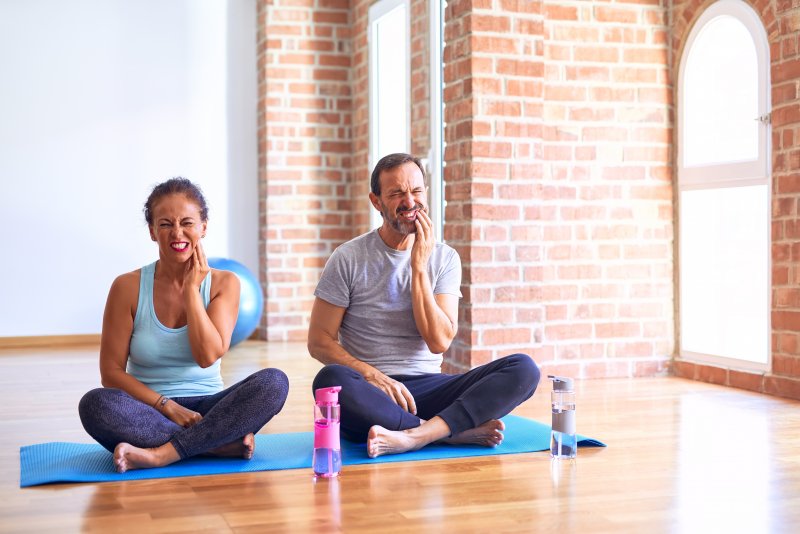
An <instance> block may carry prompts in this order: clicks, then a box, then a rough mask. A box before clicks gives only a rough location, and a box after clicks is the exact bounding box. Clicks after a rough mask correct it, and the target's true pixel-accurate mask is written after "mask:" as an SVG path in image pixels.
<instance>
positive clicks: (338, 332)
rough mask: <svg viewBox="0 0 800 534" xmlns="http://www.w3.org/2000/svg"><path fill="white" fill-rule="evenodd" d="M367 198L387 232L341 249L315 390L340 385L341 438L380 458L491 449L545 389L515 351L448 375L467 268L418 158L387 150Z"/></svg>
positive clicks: (312, 332) (317, 354)
mask: <svg viewBox="0 0 800 534" xmlns="http://www.w3.org/2000/svg"><path fill="white" fill-rule="evenodd" d="M370 189H371V192H370V194H369V199H370V202H372V205H373V206H374V207H375V209H376V210H378V211H379V212H380V213H381V216H382V217H383V224H382V225H381V227H380V228H378V229H377V230H373V231H371V232H368V233H366V234H364V235H362V236H360V237H357V238H355V239H353V240H351V241H348V242H347V243H344V244H343V245H341V246H340V247H338V248H337V249H336V250H335V251H334V252H333V254H332V255H331V257H330V259H329V260H328V262H327V264H326V265H325V269H324V271H323V273H322V278H321V279H320V282H319V284H318V285H317V289H316V291H315V293H314V294H315V295H316V299H315V301H314V307H313V309H312V311H311V324H310V326H309V332H308V351H309V353H310V354H311V356H312V357H314V358H316V359H317V360H319V361H321V362H322V363H324V364H326V366H325V367H324V368H322V370H320V372H319V373H318V374H317V376H316V378H315V379H314V386H313V387H314V390H316V389H317V388H321V387H329V386H342V391H341V393H340V394H339V399H340V403H341V413H342V416H341V428H342V435H343V436H344V437H346V438H348V439H351V440H354V441H366V442H367V452H368V453H369V455H370V456H371V457H373V458H374V457H377V456H380V455H383V454H395V453H401V452H405V451H410V450H416V449H419V448H421V447H424V446H425V445H427V444H429V443H433V442H436V441H445V442H448V443H471V444H479V445H485V446H489V447H493V446H497V445H499V444H500V443H501V442H502V440H503V433H502V431H503V429H504V425H503V422H502V421H500V420H499V418H500V417H502V416H504V415H506V414H508V413H509V412H510V411H511V410H513V409H514V408H515V407H516V406H518V405H519V404H520V403H521V402H523V401H525V400H526V399H528V398H530V396H531V395H533V392H534V391H535V390H536V386H537V384H538V383H539V369H538V367H537V366H536V364H535V363H534V362H533V360H532V359H531V358H530V357H528V356H527V355H525V354H514V355H511V356H506V357H505V358H501V359H499V360H496V361H493V362H491V363H488V364H486V365H483V366H480V367H477V368H475V369H472V370H471V371H469V372H467V373H464V374H461V375H446V374H442V373H441V364H442V353H443V352H444V351H446V350H447V348H448V347H449V346H450V343H451V342H452V341H453V338H455V335H456V331H457V328H458V299H459V298H460V297H461V291H460V286H461V261H460V259H459V257H458V254H457V253H456V251H455V250H453V249H452V248H450V247H449V246H447V245H445V244H443V243H437V242H436V240H435V238H434V233H433V227H432V223H431V219H430V217H429V216H428V205H427V200H426V193H427V190H426V187H425V175H424V171H423V169H422V165H421V163H420V161H419V160H418V159H417V158H414V157H413V156H410V155H408V154H390V155H388V156H386V157H384V158H382V159H381V160H380V161H379V162H378V164H377V165H376V166H375V169H374V170H373V172H372V177H371V180H370Z"/></svg>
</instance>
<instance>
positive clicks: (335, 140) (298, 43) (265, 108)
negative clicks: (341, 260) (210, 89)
mask: <svg viewBox="0 0 800 534" xmlns="http://www.w3.org/2000/svg"><path fill="white" fill-rule="evenodd" d="M257 5H258V20H259V34H258V39H259V43H258V62H259V65H258V66H259V130H258V137H259V139H258V142H259V184H260V192H261V199H262V201H261V208H260V221H261V228H262V231H261V244H260V246H261V269H260V278H261V282H262V284H263V285H264V286H265V288H266V306H265V308H266V311H265V317H264V321H263V322H262V325H261V328H260V329H259V335H260V337H261V338H263V339H270V340H301V339H302V340H304V339H305V338H306V335H307V331H308V318H309V312H310V310H311V304H312V303H313V291H314V287H316V283H317V281H318V280H319V275H320V273H321V270H322V267H323V266H324V264H325V261H326V260H327V258H328V256H329V255H330V253H331V252H332V251H333V249H334V248H335V247H336V246H338V245H339V244H340V243H341V242H343V241H345V240H347V239H349V238H350V237H351V235H352V208H353V203H352V201H351V200H350V199H351V193H350V181H351V174H352V169H353V163H352V159H353V156H352V154H353V145H352V141H351V139H352V133H351V129H352V94H351V93H352V79H351V77H352V76H351V64H352V61H353V55H352V48H353V46H352V38H351V26H350V18H351V13H350V2H349V1H348V0H302V1H301V0H270V1H266V0H260V1H259V2H258V4H257Z"/></svg>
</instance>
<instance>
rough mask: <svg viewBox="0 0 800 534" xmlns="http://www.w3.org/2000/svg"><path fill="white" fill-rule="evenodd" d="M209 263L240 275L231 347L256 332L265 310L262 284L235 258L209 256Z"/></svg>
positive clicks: (216, 267)
mask: <svg viewBox="0 0 800 534" xmlns="http://www.w3.org/2000/svg"><path fill="white" fill-rule="evenodd" d="M208 265H209V266H211V267H213V268H214V269H220V270H222V271H230V272H232V273H233V274H235V275H236V276H237V277H239V285H240V287H241V292H240V294H239V316H238V317H237V318H236V326H235V327H234V328H233V335H231V347H233V346H234V345H236V344H237V343H239V342H240V341H244V340H245V339H247V338H248V337H250V336H251V335H252V334H253V332H255V330H256V328H257V327H258V323H259V322H260V321H261V313H262V312H263V311H264V295H263V294H262V293H261V285H260V284H259V283H258V278H256V277H255V276H254V275H253V273H252V272H250V270H249V269H248V268H247V267H245V266H244V265H242V264H241V263H239V262H238V261H235V260H230V259H228V258H208Z"/></svg>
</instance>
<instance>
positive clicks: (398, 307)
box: [314, 230, 461, 375]
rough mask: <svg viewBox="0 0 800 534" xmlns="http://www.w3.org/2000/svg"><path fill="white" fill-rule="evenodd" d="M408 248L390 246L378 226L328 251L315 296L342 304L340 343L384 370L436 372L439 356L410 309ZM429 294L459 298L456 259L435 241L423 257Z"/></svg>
mask: <svg viewBox="0 0 800 534" xmlns="http://www.w3.org/2000/svg"><path fill="white" fill-rule="evenodd" d="M410 261H411V249H408V250H394V249H393V248H390V247H388V246H387V245H386V243H384V242H383V240H382V239H381V237H380V236H379V235H378V231H377V230H373V231H371V232H368V233H366V234H364V235H361V236H359V237H356V238H355V239H352V240H350V241H348V242H347V243H344V244H342V245H341V246H339V247H338V248H337V249H336V250H334V251H333V254H332V255H331V257H330V259H329V260H328V262H327V263H326V264H325V269H324V270H323V271H322V277H321V278H320V281H319V284H317V289H316V291H314V295H316V296H317V297H319V298H321V299H322V300H324V301H326V302H329V303H331V304H333V305H334V306H339V307H341V308H346V311H345V313H344V317H343V318H342V325H341V327H340V328H339V342H340V343H341V344H342V347H344V349H345V350H346V351H347V352H349V353H350V354H351V355H353V356H354V357H356V358H358V359H359V360H361V361H363V362H366V363H368V364H370V365H372V366H373V367H375V368H377V369H378V370H379V371H381V372H382V373H384V374H387V375H417V374H422V373H440V372H441V368H442V355H441V354H434V353H432V352H431V351H430V350H429V349H428V346H427V345H426V344H425V341H424V340H423V339H422V336H421V335H420V333H419V330H417V325H416V323H415V322H414V312H413V311H412V309H411V264H410ZM428 276H429V277H430V281H431V287H432V288H433V293H434V294H440V293H446V294H448V295H456V296H457V297H461V259H460V258H459V257H458V253H457V252H456V251H455V250H453V249H452V248H451V247H449V246H447V245H445V244H443V243H436V247H435V248H434V250H433V253H432V254H431V257H430V260H429V261H428Z"/></svg>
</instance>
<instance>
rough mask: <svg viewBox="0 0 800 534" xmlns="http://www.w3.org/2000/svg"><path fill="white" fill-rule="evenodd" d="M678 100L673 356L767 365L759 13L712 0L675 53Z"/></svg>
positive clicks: (763, 68) (764, 79)
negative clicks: (676, 341) (676, 335)
mask: <svg viewBox="0 0 800 534" xmlns="http://www.w3.org/2000/svg"><path fill="white" fill-rule="evenodd" d="M678 87H679V100H678V113H679V119H678V122H679V124H678V194H679V199H678V203H679V228H678V238H679V244H680V246H679V258H678V260H679V262H680V264H679V284H680V301H679V306H680V319H679V322H680V352H681V356H682V357H684V358H688V359H693V360H698V361H701V362H707V363H714V364H721V365H725V366H733V367H740V368H748V369H758V370H765V369H767V367H768V364H769V354H770V350H769V349H770V342H769V316H770V297H769V295H770V281H769V272H770V251H769V239H770V219H769V217H770V210H769V207H770V188H769V158H768V156H769V48H768V42H767V36H766V32H765V31H764V27H763V24H762V23H761V21H760V19H759V18H758V15H757V14H756V13H755V12H754V11H753V10H752V9H751V8H750V7H749V6H748V5H747V4H745V3H744V2H741V1H739V0H720V1H719V2H716V3H714V4H712V5H711V6H710V7H709V8H708V9H707V10H706V11H705V12H704V13H703V14H702V15H701V16H700V18H699V19H698V21H697V23H696V24H695V26H694V28H693V29H692V31H691V32H690V34H689V38H688V39H687V42H686V47H685V49H684V51H683V55H682V57H681V63H680V73H679V85H678Z"/></svg>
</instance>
